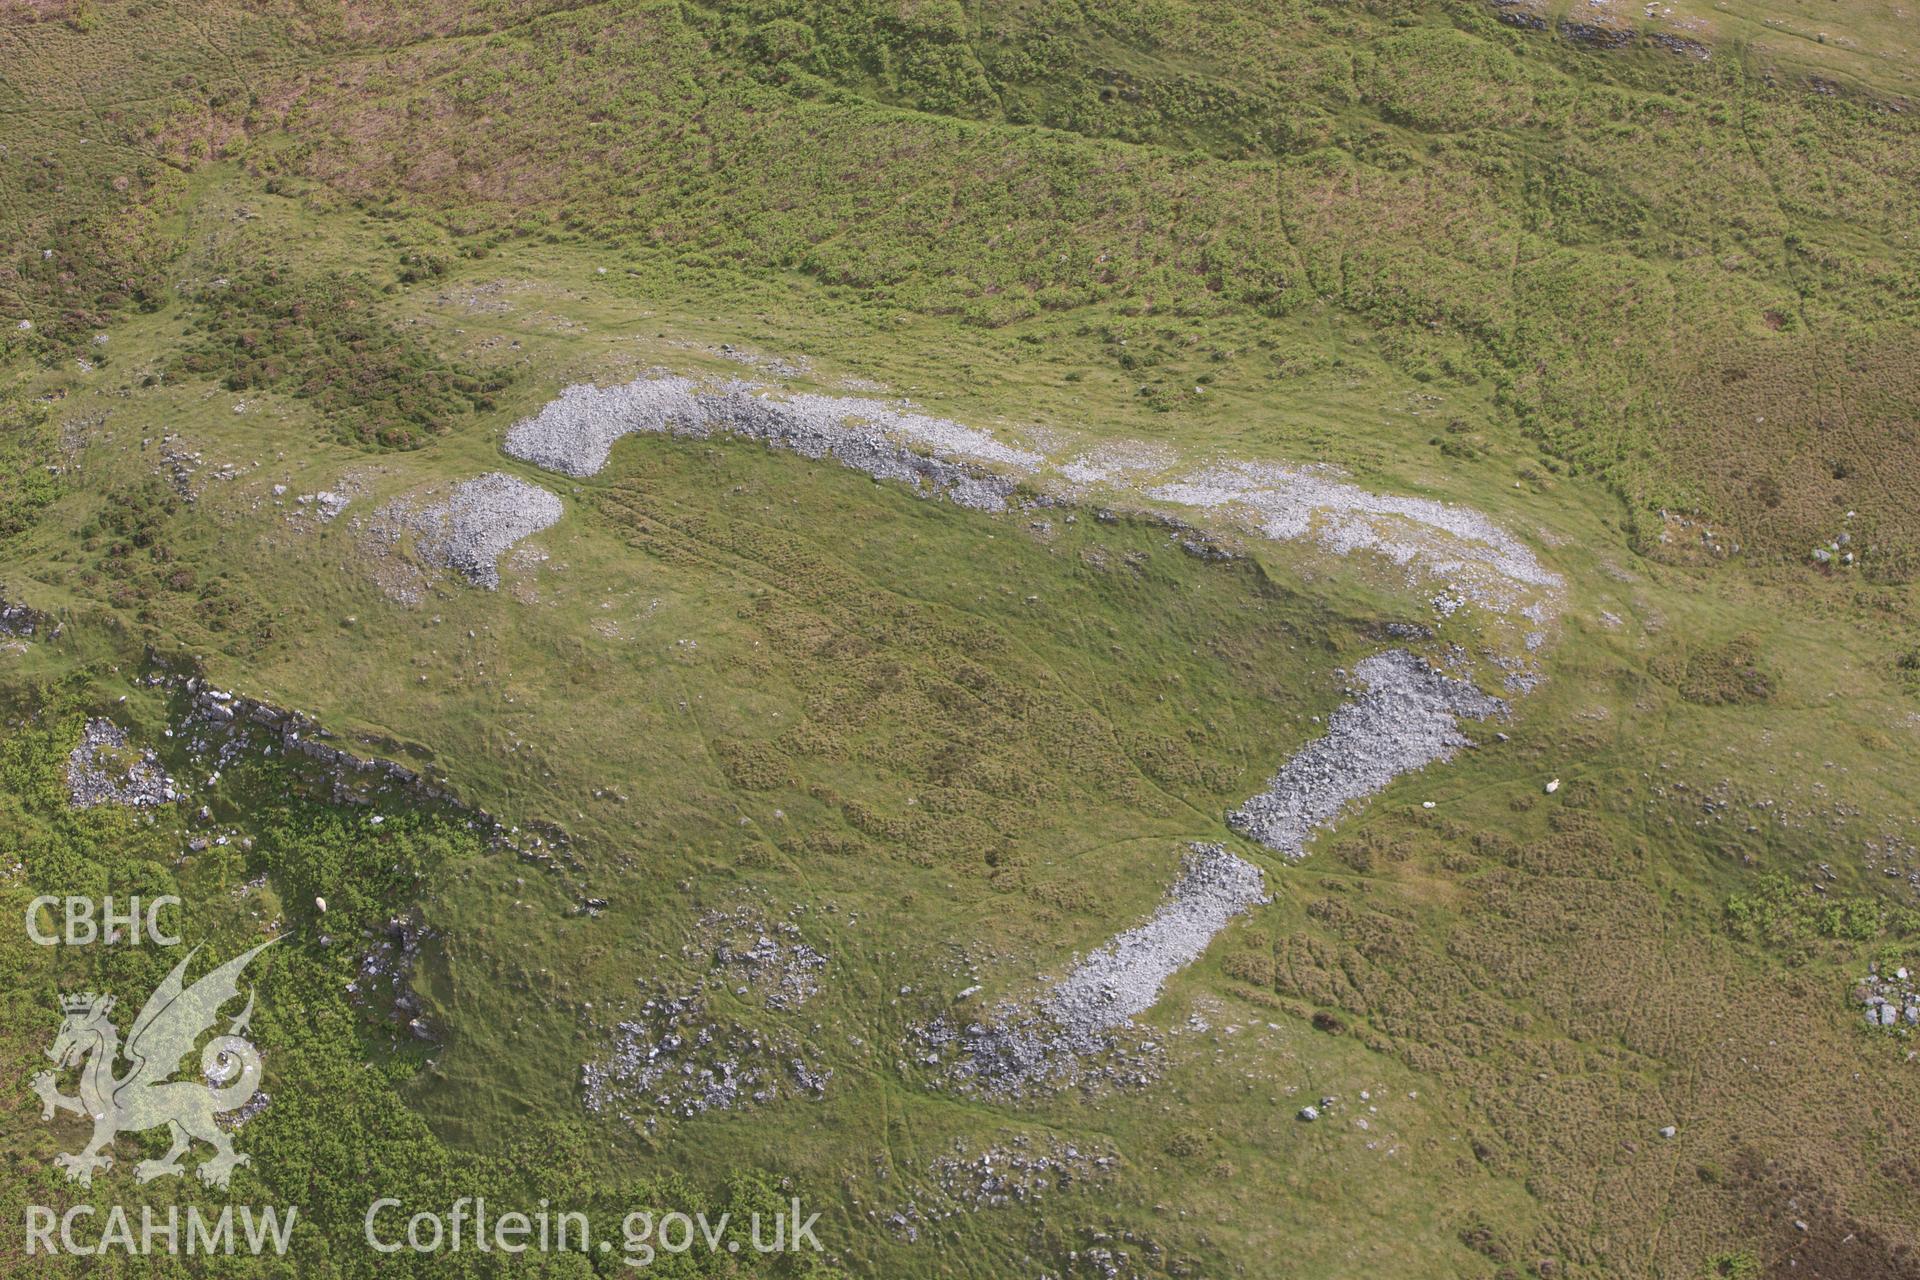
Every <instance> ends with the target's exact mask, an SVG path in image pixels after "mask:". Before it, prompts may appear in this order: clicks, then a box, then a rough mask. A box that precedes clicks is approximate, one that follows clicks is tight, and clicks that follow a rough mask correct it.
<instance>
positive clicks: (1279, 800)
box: [1227, 649, 1506, 858]
mask: <svg viewBox="0 0 1920 1280" xmlns="http://www.w3.org/2000/svg"><path fill="white" fill-rule="evenodd" d="M1353 674H1354V678H1355V679H1356V680H1357V681H1358V682H1359V683H1361V684H1363V685H1365V686H1366V692H1365V693H1363V694H1361V695H1360V696H1359V697H1357V698H1355V699H1354V700H1353V701H1351V702H1349V703H1347V704H1346V705H1345V706H1343V707H1341V708H1340V709H1339V710H1337V711H1335V712H1334V713H1333V715H1332V716H1331V717H1329V718H1328V721H1327V732H1326V736H1325V737H1321V738H1317V739H1315V740H1314V741H1312V742H1309V743H1308V744H1307V745H1306V746H1304V747H1302V748H1301V749H1300V750H1299V751H1298V752H1297V753H1296V754H1295V755H1294V756H1293V758H1292V759H1290V760H1288V761H1287V762H1286V764H1284V765H1282V766H1281V768H1280V772H1279V773H1277V774H1275V775H1274V776H1273V779H1272V780H1271V781H1270V782H1268V783H1267V788H1266V790H1264V791H1262V792H1261V793H1260V794H1259V795H1257V796H1254V797H1253V798H1252V799H1251V800H1248V801H1247V802H1246V803H1245V804H1243V805H1242V806H1240V808H1238V809H1235V810H1234V811H1233V812H1232V813H1230V814H1228V815H1227V822H1228V825H1230V826H1232V827H1233V829H1234V830H1236V831H1238V832H1240V833H1242V834H1243V835H1246V836H1249V837H1251V838H1252V839H1255V840H1258V841H1259V842H1260V843H1261V844H1264V845H1266V846H1267V847H1268V848H1269V849H1272V850H1274V851H1275V852H1277V853H1280V854H1282V855H1284V856H1286V857H1288V858H1299V857H1302V856H1304V854H1305V852H1306V842H1307V840H1308V839H1309V838H1310V837H1311V836H1312V835H1313V833H1314V832H1315V831H1316V830H1317V829H1318V828H1320V827H1324V826H1327V825H1329V824H1331V823H1332V822H1333V820H1334V819H1335V818H1336V817H1338V816H1339V814H1340V811H1341V810H1342V809H1343V808H1345V807H1346V806H1347V805H1348V804H1349V803H1350V802H1352V801H1355V800H1360V799H1364V798H1365V797H1367V796H1370V795H1373V794H1374V793H1375V792H1377V791H1380V790H1382V789H1384V788H1385V787H1386V785H1387V784H1388V783H1390V782H1392V781H1393V780H1394V779H1395V778H1397V777H1399V776H1400V775H1401V774H1403V773H1410V772H1412V771H1413V770H1415V769H1419V768H1422V767H1424V766H1426V765H1429V764H1432V763H1434V762H1435V761H1438V760H1445V759H1448V758H1449V757H1451V756H1452V755H1453V753H1454V752H1455V751H1456V750H1458V749H1459V748H1460V747H1463V746H1466V745H1468V739H1467V738H1466V737H1465V735H1463V734H1462V733H1461V732H1460V730H1459V727H1458V721H1459V719H1460V718H1461V717H1471V718H1473V719H1484V718H1486V717H1487V716H1491V715H1495V714H1498V713H1501V712H1504V711H1505V710H1506V703H1504V702H1502V701H1501V700H1500V699H1498V698H1495V697H1492V696H1491V695H1489V694H1485V693H1482V692H1480V690H1479V689H1477V688H1476V687H1474V686H1473V685H1472V684H1471V683H1469V682H1467V681H1465V680H1460V679H1456V678H1455V677H1453V676H1449V675H1447V674H1445V673H1444V672H1440V671H1436V670H1434V669H1433V668H1432V667H1430V666H1429V665H1427V663H1426V662H1425V661H1424V660H1422V659H1420V658H1417V657H1415V656H1414V655H1413V654H1411V653H1408V652H1407V651H1406V650H1404V649H1389V650H1387V651H1386V652H1384V653H1378V654H1375V655H1373V656H1372V657H1370V658H1367V659H1365V660H1364V661H1362V662H1360V663H1359V664H1358V665H1357V666H1355V668H1354V672H1353Z"/></svg>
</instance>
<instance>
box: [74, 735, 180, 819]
mask: <svg viewBox="0 0 1920 1280" xmlns="http://www.w3.org/2000/svg"><path fill="white" fill-rule="evenodd" d="M67 794H68V796H69V798H70V799H71V800H72V803H73V807H74V808H76V809H91V808H93V807H94V806H95V805H102V804H118V805H126V806H127V807H129V808H134V809H150V808H155V807H157V806H159V805H163V804H166V803H168V802H169V801H171V800H175V799H178V798H179V793H178V792H177V791H176V790H175V789H174V785H173V779H172V778H169V777H168V776H167V772H166V770H164V769H162V768H161V767H160V761H159V759H158V758H157V757H155V755H154V754H153V752H151V751H148V750H144V749H142V750H134V749H133V748H131V747H129V746H128V745H127V731H126V730H125V729H122V728H121V727H120V726H119V725H117V724H115V723H114V722H113V721H111V720H106V719H101V718H95V719H92V720H89V721H87V725H86V728H85V729H83V730H81V733H80V742H79V745H78V746H76V747H74V749H73V751H72V753H71V754H69V755H68V756H67Z"/></svg>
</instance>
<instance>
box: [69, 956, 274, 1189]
mask: <svg viewBox="0 0 1920 1280" xmlns="http://www.w3.org/2000/svg"><path fill="white" fill-rule="evenodd" d="M271 945H273V944H272V943H271V942H263V943H261V944H260V945H259V946H257V947H255V948H254V949H253V950H251V951H249V952H247V953H246V954H245V955H243V956H239V957H237V958H236V959H233V960H229V961H227V963H225V964H223V965H221V966H220V967H219V968H218V969H215V970H214V971H213V972H212V973H209V974H207V975H206V976H205V977H204V978H201V979H200V980H199V981H198V982H196V983H194V984H193V985H192V986H191V987H189V986H187V985H186V981H185V976H186V972H187V964H188V963H189V962H190V961H191V960H192V959H193V957H194V955H195V954H197V953H198V952H199V950H200V948H198V947H195V948H194V949H193V950H192V951H189V952H188V953H187V955H186V958H185V959H183V960H182V961H181V962H180V963H179V964H177V965H175V966H174V967H173V972H172V973H169V974H168V975H167V977H166V981H164V982H162V983H161V984H160V986H159V988H158V989H157V990H156V991H155V992H154V993H153V995H152V997H151V998H150V999H148V1001H147V1003H146V1006H145V1007H144V1008H142V1009H141V1010H140V1016H139V1017H137V1018H135V1019H134V1020H133V1030H132V1031H131V1032H129V1033H128V1035H127V1043H126V1046H125V1048H124V1049H123V1048H122V1047H121V1044H120V1032H119V1030H118V1029H117V1028H116V1027H115V1026H114V1025H113V1023H112V1022H111V1021H110V1020H109V1019H108V1017H107V1014H108V1013H109V1012H111V1011H112V1009H113V1003H114V1002H113V997H112V996H110V995H95V994H93V993H91V992H89V993H87V994H86V995H76V996H63V997H62V998H61V1001H60V1008H61V1010H62V1012H64V1013H65V1014H66V1020H65V1021H64V1022H62V1023H61V1024H60V1034H59V1035H58V1036H56V1037H55V1038H54V1042H53V1047H52V1048H51V1049H48V1050H47V1057H49V1058H51V1059H53V1061H54V1062H55V1063H57V1064H58V1065H59V1067H60V1069H61V1070H63V1071H64V1070H67V1069H69V1068H72V1067H81V1071H80V1096H79V1097H77V1098H69V1097H67V1096H66V1095H65V1094H63V1093H61V1092H60V1091H59V1088H58V1086H57V1085H56V1084H55V1077H54V1073H53V1072H51V1071H42V1072H41V1073H40V1074H39V1075H37V1076H35V1077H34V1078H33V1091H34V1092H35V1093H37V1094H39V1095H40V1118H41V1119H42V1120H51V1119H53V1114H54V1112H55V1111H71V1112H74V1113H75V1114H77V1115H83V1116H87V1117H90V1118H91V1119H92V1120H93V1140H92V1141H91V1142H89V1143H87V1145H86V1148H85V1150H83V1151H80V1152H79V1153H78V1154H73V1155H67V1154H62V1155H60V1156H58V1157H56V1158H55V1163H56V1164H58V1165H59V1166H60V1167H61V1168H63V1169H65V1170H66V1171H67V1178H68V1180H69V1181H73V1182H78V1183H79V1184H80V1185H82V1186H88V1185H91V1184H92V1182H93V1172H94V1170H96V1169H100V1170H106V1169H110V1168H112V1167H113V1156H112V1155H111V1154H110V1153H109V1150H108V1149H109V1148H110V1147H111V1146H112V1144H113V1140H114V1138H115V1136H117V1135H118V1134H121V1133H127V1132H134V1131H138V1130H141V1129H157V1128H159V1127H160V1126H162V1125H165V1126H167V1128H168V1129H170V1130H171V1131H172V1135H173V1145H172V1146H170V1147H169V1148H168V1149H167V1153H166V1154H165V1155H163V1156H161V1157H160V1158H159V1159H158V1160H142V1161H141V1162H140V1163H139V1164H137V1165H135V1166H134V1169H133V1176H134V1177H135V1178H136V1179H138V1180H139V1181H141V1182H147V1181H149V1180H151V1179H154V1178H161V1177H167V1176H178V1175H179V1174H180V1173H182V1172H184V1170H182V1168H181V1167H180V1157H181V1156H184V1155H186V1154H187V1151H188V1149H189V1148H190V1147H191V1146H192V1145H193V1142H194V1140H195V1139H198V1140H199V1141H201V1142H205V1143H208V1144H210V1145H211V1146H212V1147H213V1155H212V1156H211V1157H210V1158H208V1159H206V1160H204V1161H202V1162H201V1163H200V1164H199V1166H198V1167H197V1168H196V1169H195V1170H194V1172H195V1173H197V1174H198V1175H199V1177H200V1181H202V1182H204V1183H206V1184H207V1185H208V1186H210V1187H221V1188H224V1187H225V1186H226V1185H227V1182H228V1180H229V1179H230V1178H231V1177H232V1176H233V1170H234V1166H236V1165H243V1164H248V1163H251V1161H250V1160H249V1159H248V1157H246V1156H244V1155H242V1154H240V1153H239V1152H237V1151H235V1150H234V1149H233V1140H232V1138H230V1137H229V1136H228V1135H227V1133H226V1131H225V1130H223V1129H222V1128H220V1126H219V1125H218V1124H216V1123H215V1121H214V1117H215V1116H216V1115H219V1114H220V1113H221V1112H224V1111H233V1110H235V1109H237V1108H239V1107H241V1106H243V1105H245V1103H246V1102H247V1100H248V1099H250V1098H252V1097H253V1095H254V1092H255V1091H256V1090H257V1089H258V1088H259V1085H260V1052H259V1050H257V1049H255V1048H254V1047H253V1045H252V1044H251V1043H250V1042H248V1041H247V1040H246V1039H244V1038H243V1034H242V1033H244V1032H245V1031H246V1029H247V1023H248V1020H249V1019H250V1018H251V1017H252V1016H253V993H252V991H251V990H249V991H248V993H247V1007H246V1008H245V1009H243V1010H242V1011H241V1012H240V1014H239V1016H238V1017H236V1018H234V1020H233V1021H232V1022H231V1023H230V1024H228V1027H227V1034H225V1035H223V1036H217V1037H215V1038H214V1039H213V1040H211V1041H209V1042H208V1044H207V1046H206V1048H205V1049H203V1050H201V1052H200V1070H201V1073H202V1074H203V1075H204V1076H205V1077H206V1078H205V1080H204V1081H189V1080H178V1081H175V1080H169V1079H168V1078H167V1077H169V1076H171V1075H173V1074H174V1073H175V1072H176V1071H178V1070H180V1068H181V1065H182V1059H184V1058H185V1057H186V1056H187V1055H188V1054H190V1053H191V1052H193V1046H194V1043H195V1042H196V1041H198V1040H199V1039H200V1037H201V1036H202V1035H203V1034H205V1033H206V1032H207V1031H209V1030H211V1029H212V1028H213V1025H214V1022H215V1021H216V1020H217V1019H218V1017H219V1014H220V1006H221V1005H223V1004H225V1003H226V1002H227V1001H229V1000H232V999H234V998H236V997H237V996H238V995H239V994H240V986H239V982H240V971H241V970H243V969H245V968H246V967H247V962H248V961H250V960H252V959H253V958H254V957H255V956H257V955H259V954H260V953H261V952H262V951H264V950H265V949H266V948H267V947H269V946H271ZM121 1058H124V1059H125V1060H126V1061H127V1062H128V1063H129V1064H130V1065H129V1067H128V1068H127V1071H126V1073H125V1074H123V1075H119V1076H116V1075H115V1074H114V1066H115V1063H116V1062H117V1061H118V1060H119V1059H121ZM82 1063H84V1064H85V1065H84V1066H82Z"/></svg>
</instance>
